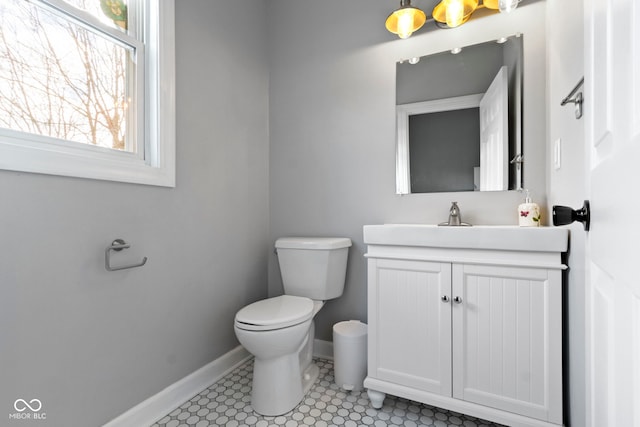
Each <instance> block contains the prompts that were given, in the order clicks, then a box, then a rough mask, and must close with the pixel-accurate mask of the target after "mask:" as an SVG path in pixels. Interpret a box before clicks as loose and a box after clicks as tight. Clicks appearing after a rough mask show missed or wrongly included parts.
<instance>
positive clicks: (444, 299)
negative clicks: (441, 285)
mask: <svg viewBox="0 0 640 427" xmlns="http://www.w3.org/2000/svg"><path fill="white" fill-rule="evenodd" d="M440 299H441V300H442V301H444V302H449V297H448V296H446V295H442V297H441V298H440Z"/></svg>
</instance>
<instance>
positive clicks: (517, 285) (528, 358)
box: [452, 264, 562, 424]
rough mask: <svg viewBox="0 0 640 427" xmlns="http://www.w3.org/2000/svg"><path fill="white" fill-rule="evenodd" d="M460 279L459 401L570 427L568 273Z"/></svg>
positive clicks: (456, 274) (480, 270)
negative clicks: (565, 376)
mask: <svg viewBox="0 0 640 427" xmlns="http://www.w3.org/2000/svg"><path fill="white" fill-rule="evenodd" d="M452 271H453V290H452V293H453V297H454V299H455V297H459V298H460V300H458V301H459V302H456V300H454V303H453V304H452V321H453V397H454V398H457V399H463V400H465V401H468V402H474V403H479V404H482V405H485V406H491V407H494V408H498V409H503V410H506V411H509V412H515V413H518V414H522V415H526V416H529V417H534V418H538V419H542V420H547V421H551V422H555V423H558V424H562V406H561V405H562V353H561V352H562V341H561V340H562V318H561V316H562V307H561V301H562V289H561V283H562V282H561V273H560V270H547V269H543V268H521V267H498V266H488V265H463V264H453V268H452Z"/></svg>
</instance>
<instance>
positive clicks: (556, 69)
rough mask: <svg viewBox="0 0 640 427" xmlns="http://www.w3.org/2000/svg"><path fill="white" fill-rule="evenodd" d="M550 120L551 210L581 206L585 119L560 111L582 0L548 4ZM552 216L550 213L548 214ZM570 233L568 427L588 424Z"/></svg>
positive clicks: (579, 255) (580, 233) (579, 68)
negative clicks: (558, 151)
mask: <svg viewBox="0 0 640 427" xmlns="http://www.w3.org/2000/svg"><path fill="white" fill-rule="evenodd" d="M547 7H548V15H547V16H548V21H547V33H548V37H549V38H548V44H547V47H548V55H549V68H548V75H549V78H548V87H547V93H548V97H549V100H548V111H547V113H548V116H549V133H548V137H547V138H546V143H547V150H548V153H549V159H548V161H547V164H548V165H549V168H548V176H549V182H548V183H549V189H548V194H549V196H548V197H549V205H550V206H552V205H555V204H557V205H566V206H572V207H573V208H579V207H581V206H582V202H583V201H584V199H585V198H586V197H587V194H588V193H587V185H588V184H587V182H588V181H587V179H588V175H587V173H586V162H587V157H588V156H587V154H586V150H587V148H586V143H585V139H584V124H585V120H584V118H583V119H581V120H576V119H575V116H574V108H573V104H569V105H567V106H564V107H561V106H560V101H561V100H562V99H563V98H564V97H565V96H567V94H568V93H569V91H570V90H571V89H573V87H574V86H575V85H576V83H577V82H578V81H579V80H580V78H581V77H582V76H583V75H584V73H585V70H584V55H583V49H584V39H583V27H582V25H583V20H582V19H574V18H575V17H581V16H582V13H583V2H582V0H548V2H547ZM557 139H561V140H562V167H561V168H560V169H559V170H555V168H554V167H553V166H552V165H553V144H554V141H555V140H557ZM550 213H551V212H550V211H549V212H548V214H549V215H550ZM569 228H570V229H571V238H570V248H569V259H568V263H569V271H568V273H567V274H566V277H567V282H566V284H567V286H566V288H565V316H566V324H565V358H566V366H565V375H566V376H567V377H568V381H566V382H565V388H566V391H567V392H568V393H567V396H566V397H567V402H566V403H567V405H568V409H567V411H566V413H567V415H568V416H569V421H570V425H572V426H575V427H579V426H584V425H587V422H586V419H585V413H586V410H585V408H586V401H585V372H586V371H585V369H586V363H585V353H586V352H587V347H586V338H585V325H584V323H585V306H586V304H587V301H586V295H585V283H586V282H585V245H586V236H587V235H586V233H585V232H584V230H583V228H582V225H581V224H579V223H575V224H572V225H571V226H569Z"/></svg>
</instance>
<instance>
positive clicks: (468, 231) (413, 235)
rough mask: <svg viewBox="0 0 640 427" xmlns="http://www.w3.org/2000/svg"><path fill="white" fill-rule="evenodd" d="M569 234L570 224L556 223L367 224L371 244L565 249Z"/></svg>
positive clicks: (522, 249) (556, 250) (367, 238)
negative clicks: (521, 225) (499, 224)
mask: <svg viewBox="0 0 640 427" xmlns="http://www.w3.org/2000/svg"><path fill="white" fill-rule="evenodd" d="M568 237H569V230H568V229H567V228H554V227H518V226H490V225H478V226H473V227H439V226H437V225H425V224H383V225H365V226H364V243H366V244H368V245H393V246H426V247H437V248H466V249H494V250H511V251H534V252H538V251H539V252H566V251H567V245H568V240H569V239H568Z"/></svg>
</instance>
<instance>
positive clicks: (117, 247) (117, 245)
mask: <svg viewBox="0 0 640 427" xmlns="http://www.w3.org/2000/svg"><path fill="white" fill-rule="evenodd" d="M130 247H131V245H130V244H129V243H127V242H125V241H124V240H122V239H116V240H114V241H113V242H111V246H109V247H107V249H105V251H104V268H105V269H106V270H107V271H117V270H125V269H127V268H135V267H142V266H143V265H145V264H146V263H147V257H144V258H143V259H142V262H140V263H138V264H129V265H122V266H119V267H113V266H111V251H116V252H120V251H121V250H123V249H128V248H130Z"/></svg>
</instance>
